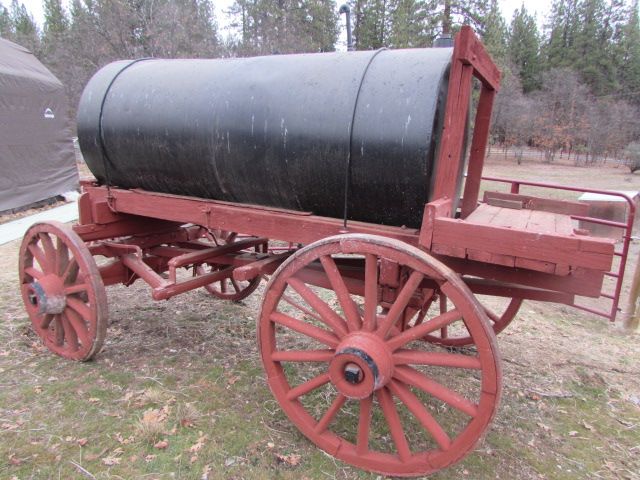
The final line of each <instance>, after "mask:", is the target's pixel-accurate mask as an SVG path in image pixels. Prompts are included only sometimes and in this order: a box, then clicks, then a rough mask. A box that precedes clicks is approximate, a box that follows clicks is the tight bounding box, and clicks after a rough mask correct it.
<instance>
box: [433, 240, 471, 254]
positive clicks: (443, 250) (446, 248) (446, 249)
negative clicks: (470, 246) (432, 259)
mask: <svg viewBox="0 0 640 480" xmlns="http://www.w3.org/2000/svg"><path fill="white" fill-rule="evenodd" d="M431 253H434V254H436V255H446V256H447V257H458V258H467V251H466V250H465V249H464V248H460V247H454V246H452V245H447V244H438V243H434V244H432V245H431Z"/></svg>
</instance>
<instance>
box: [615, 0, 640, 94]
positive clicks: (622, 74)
mask: <svg viewBox="0 0 640 480" xmlns="http://www.w3.org/2000/svg"><path fill="white" fill-rule="evenodd" d="M638 15H639V13H638V0H634V1H633V3H632V5H631V6H630V8H629V9H628V12H627V20H626V22H625V23H624V25H623V26H622V28H621V36H620V42H619V49H618V52H619V55H618V72H619V79H620V84H621V90H622V94H623V96H627V97H628V98H629V99H630V100H632V101H633V102H634V103H640V18H639V17H638Z"/></svg>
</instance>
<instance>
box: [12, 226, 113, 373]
mask: <svg viewBox="0 0 640 480" xmlns="http://www.w3.org/2000/svg"><path fill="white" fill-rule="evenodd" d="M19 271H20V283H21V292H22V297H23V301H24V305H25V309H26V311H27V314H28V315H29V318H30V319H31V323H32V326H33V329H34V331H35V332H36V334H37V335H38V336H39V337H40V338H41V340H42V342H43V343H44V344H45V346H46V347H47V348H48V349H49V350H51V351H52V352H54V353H56V354H57V355H60V356H62V357H65V358H69V359H72V360H81V361H84V360H89V359H90V358H91V357H92V356H93V355H95V354H96V353H97V352H98V351H99V350H100V348H101V346H102V343H103V341H104V337H105V335H106V321H107V300H106V293H105V290H104V284H103V283H102V279H101V277H100V273H99V271H98V267H97V266H96V264H95V261H94V260H93V257H92V256H91V253H90V252H89V250H88V248H87V247H86V246H85V244H84V242H83V241H82V240H81V239H80V237H79V236H78V235H77V234H76V233H75V232H74V231H73V229H72V228H71V227H69V226H67V225H64V224H61V223H58V222H47V223H38V224H35V225H33V226H32V227H31V228H30V229H29V230H28V231H27V233H26V234H25V236H24V238H23V241H22V245H21V247H20V268H19Z"/></svg>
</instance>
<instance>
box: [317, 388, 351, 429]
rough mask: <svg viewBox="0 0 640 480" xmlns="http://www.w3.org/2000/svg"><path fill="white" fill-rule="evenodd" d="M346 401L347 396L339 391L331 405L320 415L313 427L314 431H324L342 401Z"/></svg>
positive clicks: (338, 409)
mask: <svg viewBox="0 0 640 480" xmlns="http://www.w3.org/2000/svg"><path fill="white" fill-rule="evenodd" d="M346 401H347V397H345V396H344V395H342V394H341V393H339V394H338V396H337V397H336V398H335V399H334V400H333V402H332V403H331V406H330V407H329V409H328V410H327V411H326V412H325V414H324V415H323V416H322V418H321V419H320V420H319V421H318V423H317V424H316V426H315V427H314V430H315V431H316V433H321V432H324V431H325V430H326V429H327V427H329V424H330V423H331V422H332V421H333V419H334V418H335V417H336V415H337V414H338V412H339V411H340V409H341V408H342V406H343V405H344V402H346Z"/></svg>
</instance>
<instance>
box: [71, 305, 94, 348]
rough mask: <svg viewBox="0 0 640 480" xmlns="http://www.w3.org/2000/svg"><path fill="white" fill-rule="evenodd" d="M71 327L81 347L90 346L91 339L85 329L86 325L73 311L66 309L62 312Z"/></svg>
mask: <svg viewBox="0 0 640 480" xmlns="http://www.w3.org/2000/svg"><path fill="white" fill-rule="evenodd" d="M64 313H65V315H66V317H67V319H68V320H69V323H70V324H71V327H72V328H73V329H74V330H75V334H76V336H77V338H79V339H80V342H81V343H82V345H84V346H87V345H90V344H91V338H90V335H89V330H88V328H87V323H86V322H85V321H84V320H83V319H82V317H81V316H80V315H79V314H78V313H77V312H76V311H75V310H72V309H70V308H66V309H65V311H64Z"/></svg>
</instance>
